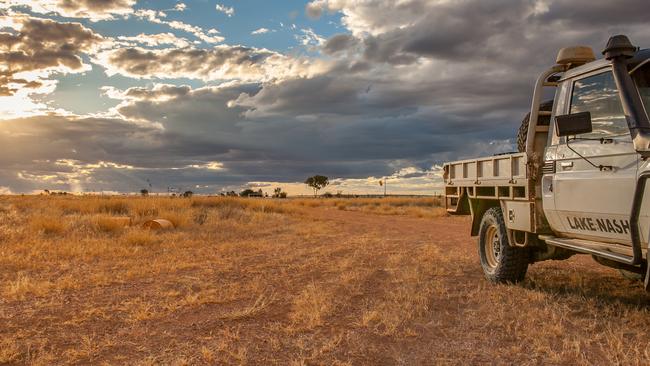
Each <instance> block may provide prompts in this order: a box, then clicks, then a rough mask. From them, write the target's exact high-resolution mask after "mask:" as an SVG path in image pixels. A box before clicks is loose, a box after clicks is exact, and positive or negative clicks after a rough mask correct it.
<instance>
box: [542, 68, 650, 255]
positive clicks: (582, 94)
mask: <svg viewBox="0 0 650 366" xmlns="http://www.w3.org/2000/svg"><path fill="white" fill-rule="evenodd" d="M571 83H572V85H571V89H570V90H571V91H570V96H569V97H568V98H567V103H566V107H565V114H571V113H580V112H590V113H591V121H592V132H591V133H588V134H582V135H578V136H569V137H568V138H565V137H562V138H558V137H553V138H554V139H556V142H557V145H556V149H555V158H556V162H555V174H554V176H553V181H552V194H553V196H554V205H555V217H556V218H557V220H558V222H559V223H560V225H559V226H557V227H555V228H554V229H555V230H556V231H559V234H560V236H565V237H571V238H581V239H588V240H596V241H602V242H611V243H620V244H631V241H630V222H629V215H630V210H631V207H632V199H633V195H634V188H635V184H636V174H637V165H638V155H637V153H636V151H635V150H634V147H633V145H632V140H631V137H630V132H629V129H628V126H627V122H626V120H625V116H624V113H623V109H622V106H621V101H620V99H619V95H618V91H617V87H616V83H615V81H614V77H613V75H612V73H611V70H610V69H609V68H606V69H601V70H597V71H594V72H591V73H588V74H586V75H582V76H580V77H578V78H576V79H574V80H572V81H571ZM567 142H568V143H567Z"/></svg>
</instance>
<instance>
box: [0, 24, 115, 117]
mask: <svg viewBox="0 0 650 366" xmlns="http://www.w3.org/2000/svg"><path fill="white" fill-rule="evenodd" d="M0 21H1V22H3V23H4V24H7V25H8V26H9V27H10V29H11V32H2V33H0V63H1V65H0V112H2V114H3V118H11V117H15V116H18V115H26V114H29V113H33V112H34V111H35V110H43V109H46V108H47V107H46V106H45V105H43V104H41V103H37V102H33V101H31V99H29V95H31V94H35V93H49V92H51V91H53V90H54V88H55V86H56V80H54V79H52V75H53V74H66V73H79V72H84V71H87V70H90V68H91V66H90V65H89V64H86V63H84V61H83V58H82V55H83V54H84V53H87V52H94V51H95V50H96V49H98V47H99V46H100V45H101V44H103V43H104V42H105V41H106V39H104V38H103V37H101V36H100V35H98V34H96V33H95V32H93V31H92V30H90V29H88V28H86V27H84V26H83V25H81V24H79V23H60V22H55V21H52V20H47V19H39V18H32V17H28V16H25V15H18V14H13V16H12V17H2V18H1V19H0ZM0 118H2V117H0Z"/></svg>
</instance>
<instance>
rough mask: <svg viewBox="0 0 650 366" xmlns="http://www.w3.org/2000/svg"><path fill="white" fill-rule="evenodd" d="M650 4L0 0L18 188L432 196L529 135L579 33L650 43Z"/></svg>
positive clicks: (11, 168) (586, 40)
mask: <svg viewBox="0 0 650 366" xmlns="http://www.w3.org/2000/svg"><path fill="white" fill-rule="evenodd" d="M648 19H650V6H649V5H648V3H647V0H623V1H616V2H614V1H609V0H527V1H515V0H491V1H484V0H457V1H451V0H396V1H387V0H313V1H268V0H267V1H262V0H258V1H249V0H230V1H226V0H193V1H192V0H182V1H178V0H159V1H153V0H148V1H136V0H32V1H28V0H0V59H1V61H2V62H1V63H0V194H3V193H4V194H9V193H32V192H39V191H42V190H44V189H49V190H65V191H73V192H100V191H103V192H120V193H128V192H137V191H139V190H140V189H143V188H144V189H149V190H150V191H152V192H167V190H168V188H169V187H173V188H175V189H177V190H181V191H185V190H191V191H193V192H196V193H201V194H214V193H219V192H223V191H230V190H236V191H238V190H241V189H243V188H247V187H251V188H254V189H258V188H261V189H263V190H265V191H267V192H270V191H272V190H273V189H274V188H275V187H282V188H283V189H285V190H286V191H288V192H289V193H290V194H309V193H310V190H309V188H308V187H306V186H305V185H304V184H303V183H301V182H303V181H304V180H305V179H306V178H307V177H308V176H311V175H314V174H320V175H326V176H328V177H330V181H331V184H330V186H329V187H328V189H327V190H328V191H330V192H333V193H336V192H342V193H357V194H364V193H374V194H377V193H381V192H383V188H382V187H381V186H379V184H378V182H379V180H383V179H385V180H386V181H387V184H388V192H389V193H400V194H434V193H436V192H439V191H440V188H441V178H440V167H441V165H442V163H444V162H445V161H448V160H457V159H460V158H468V157H474V156H481V155H490V154H494V153H501V152H508V151H514V150H515V145H514V143H515V139H514V137H515V134H516V130H517V128H518V125H519V123H520V121H521V119H522V117H523V115H524V114H525V113H526V112H527V109H528V108H529V105H530V100H531V93H532V88H533V84H534V80H535V79H536V78H537V76H538V75H539V74H540V73H541V72H542V71H543V70H544V69H546V68H548V67H549V66H551V65H553V63H554V60H555V56H556V54H557V51H558V50H559V48H561V47H566V46H573V45H587V46H591V47H593V48H594V51H595V52H596V53H597V54H598V55H600V51H601V50H602V49H603V48H604V45H605V43H606V41H607V39H608V38H609V36H611V35H614V34H627V35H628V36H629V37H630V39H631V40H632V42H633V43H634V44H635V45H638V46H641V47H642V48H647V47H650V25H649V23H648Z"/></svg>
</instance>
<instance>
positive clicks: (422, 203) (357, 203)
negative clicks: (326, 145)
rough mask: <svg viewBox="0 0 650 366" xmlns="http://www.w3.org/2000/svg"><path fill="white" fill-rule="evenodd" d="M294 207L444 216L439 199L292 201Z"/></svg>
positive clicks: (400, 198)
mask: <svg viewBox="0 0 650 366" xmlns="http://www.w3.org/2000/svg"><path fill="white" fill-rule="evenodd" d="M291 201H292V203H293V204H294V205H298V206H304V207H335V208H337V209H339V210H343V211H361V212H369V213H374V214H380V215H402V216H415V217H422V218H435V217H441V216H445V215H446V214H447V213H446V211H445V209H444V208H443V207H442V203H443V201H442V199H441V198H440V197H420V198H410V197H384V198H354V199H349V198H329V199H304V198H303V199H294V200H291Z"/></svg>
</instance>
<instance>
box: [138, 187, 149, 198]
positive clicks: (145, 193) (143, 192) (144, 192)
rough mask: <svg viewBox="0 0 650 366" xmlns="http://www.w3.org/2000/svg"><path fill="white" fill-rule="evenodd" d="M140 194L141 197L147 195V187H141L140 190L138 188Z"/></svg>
mask: <svg viewBox="0 0 650 366" xmlns="http://www.w3.org/2000/svg"><path fill="white" fill-rule="evenodd" d="M140 195H142V197H146V196H148V195H149V190H147V189H141V190H140Z"/></svg>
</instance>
